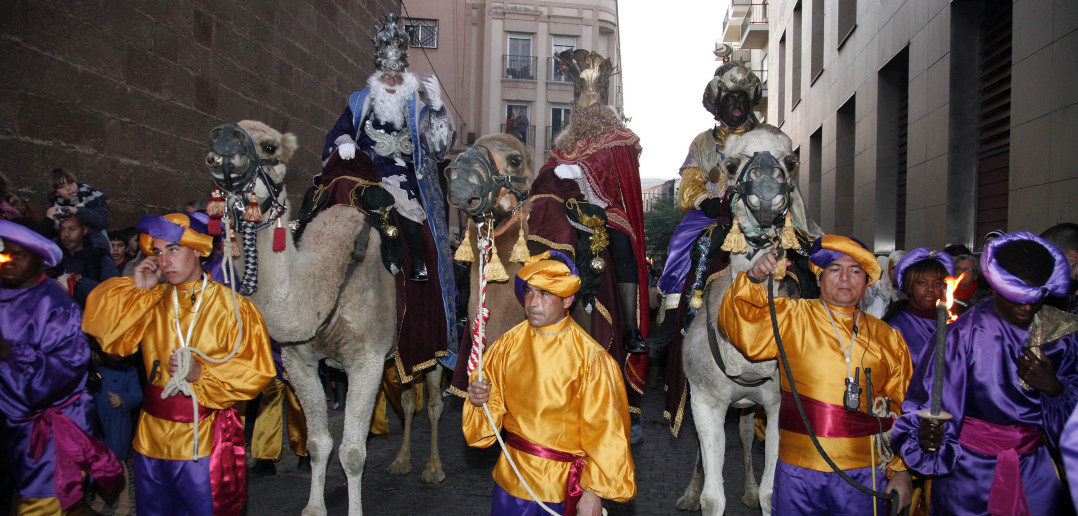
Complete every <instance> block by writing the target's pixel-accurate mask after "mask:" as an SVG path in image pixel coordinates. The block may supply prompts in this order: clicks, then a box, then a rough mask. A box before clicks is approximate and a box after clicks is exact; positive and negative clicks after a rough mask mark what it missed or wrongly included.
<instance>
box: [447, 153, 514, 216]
mask: <svg viewBox="0 0 1078 516" xmlns="http://www.w3.org/2000/svg"><path fill="white" fill-rule="evenodd" d="M447 172H448V174H449V198H448V201H449V204H452V205H455V206H457V208H459V209H461V210H463V211H465V212H467V213H468V214H469V215H471V216H473V217H477V216H479V215H482V214H484V213H490V212H492V211H493V210H494V206H495V205H496V204H497V203H498V198H499V194H500V193H501V190H502V188H508V189H509V191H510V192H512V193H513V195H515V196H516V197H517V199H518V200H523V199H524V197H525V194H524V193H522V192H521V191H520V190H519V189H517V188H516V187H515V186H513V183H519V184H525V183H527V179H525V178H523V177H519V176H510V175H507V174H503V173H502V171H501V167H499V166H498V163H497V160H495V159H494V155H493V154H492V153H491V152H490V149H488V148H487V147H484V146H482V145H476V146H474V147H471V148H469V149H468V150H466V151H464V152H463V153H462V154H461V155H459V156H457V159H456V160H454V161H453V163H452V164H450V165H449V168H448V169H447Z"/></svg>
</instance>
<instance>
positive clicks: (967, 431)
mask: <svg viewBox="0 0 1078 516" xmlns="http://www.w3.org/2000/svg"><path fill="white" fill-rule="evenodd" d="M958 442H959V444H961V445H962V446H964V447H966V448H969V449H970V450H973V451H975V452H977V453H980V454H981V455H988V456H989V457H995V458H996V472H995V474H994V475H993V476H992V487H991V488H990V490H989V493H988V513H989V514H1014V515H1019V516H1022V515H1025V516H1029V502H1028V501H1027V500H1026V490H1025V486H1023V485H1022V471H1021V469H1020V464H1019V461H1018V456H1019V455H1025V454H1027V453H1029V452H1031V451H1033V450H1036V449H1037V448H1038V447H1040V445H1041V431H1040V430H1037V429H1036V428H1034V427H1032V426H1029V425H1022V424H1018V425H997V424H995V423H989V422H987V421H981V420H980V419H974V418H972V417H968V416H967V417H966V418H964V419H963V420H962V434H961V435H959V436H958Z"/></svg>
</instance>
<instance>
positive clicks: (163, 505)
mask: <svg viewBox="0 0 1078 516" xmlns="http://www.w3.org/2000/svg"><path fill="white" fill-rule="evenodd" d="M134 462H135V499H136V500H138V513H139V514H140V515H144V514H149V515H153V516H157V515H175V516H184V515H190V516H202V515H208V514H213V489H212V488H211V487H210V458H209V457H203V458H201V459H198V462H194V461H190V460H165V459H153V458H150V457H147V456H145V455H143V454H141V453H138V452H135V458H134ZM181 489H182V490H183V492H182V493H181V492H180V490H181Z"/></svg>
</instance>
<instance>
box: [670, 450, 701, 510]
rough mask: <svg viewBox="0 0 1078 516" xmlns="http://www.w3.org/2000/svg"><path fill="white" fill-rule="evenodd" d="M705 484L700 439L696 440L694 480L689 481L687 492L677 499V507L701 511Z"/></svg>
mask: <svg viewBox="0 0 1078 516" xmlns="http://www.w3.org/2000/svg"><path fill="white" fill-rule="evenodd" d="M703 484H704V459H703V457H702V456H701V453H700V441H699V440H697V441H696V466H694V467H693V470H692V480H690V481H689V485H688V486H687V487H686V488H685V492H684V493H683V494H682V495H681V498H678V499H677V508H678V510H679V511H699V510H700V488H701V487H702V486H703Z"/></svg>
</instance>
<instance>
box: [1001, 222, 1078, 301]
mask: <svg viewBox="0 0 1078 516" xmlns="http://www.w3.org/2000/svg"><path fill="white" fill-rule="evenodd" d="M1018 240H1031V241H1033V242H1036V243H1037V244H1040V245H1041V246H1043V247H1044V248H1045V249H1047V250H1048V253H1049V254H1051V255H1052V260H1053V261H1054V262H1055V266H1054V267H1053V268H1052V275H1051V276H1050V277H1049V278H1048V281H1047V282H1045V284H1044V285H1027V284H1026V282H1025V281H1023V280H1021V279H1020V278H1018V277H1017V276H1015V275H1013V274H1011V273H1010V272H1008V271H1007V270H1006V269H1004V268H1003V267H1001V266H1000V265H999V264H998V263H997V262H996V252H997V251H998V250H999V248H1000V247H1001V246H1003V245H1004V244H1006V243H1008V242H1015V241H1018ZM981 274H983V275H984V279H986V280H988V285H990V286H991V287H992V289H993V290H995V291H996V292H999V293H1000V294H1001V295H1002V296H1003V297H1004V298H1006V299H1007V301H1010V302H1012V303H1020V304H1024V305H1028V304H1033V303H1036V302H1038V301H1040V300H1041V299H1043V298H1044V296H1045V295H1046V294H1052V295H1054V296H1063V295H1066V294H1067V289H1068V288H1069V287H1070V281H1071V277H1070V266H1069V265H1068V264H1067V257H1066V256H1064V255H1063V252H1062V251H1060V250H1059V248H1058V247H1056V246H1054V245H1052V243H1051V242H1048V241H1047V240H1045V239H1043V238H1041V237H1039V236H1037V235H1034V234H1033V233H1028V232H1026V231H1016V232H1014V233H1007V234H1005V235H1003V236H1001V237H998V238H996V239H995V240H993V241H991V242H989V243H988V245H986V246H985V247H984V253H982V254H981Z"/></svg>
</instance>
